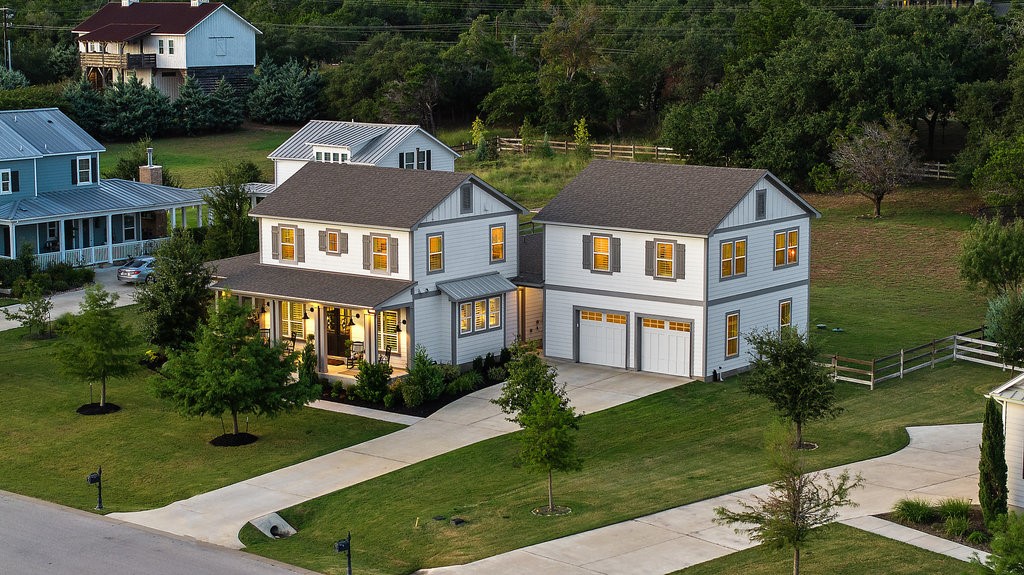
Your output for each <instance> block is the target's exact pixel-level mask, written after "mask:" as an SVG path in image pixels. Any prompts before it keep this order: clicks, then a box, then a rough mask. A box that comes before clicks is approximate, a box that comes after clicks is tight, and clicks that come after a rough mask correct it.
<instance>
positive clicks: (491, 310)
mask: <svg viewBox="0 0 1024 575" xmlns="http://www.w3.org/2000/svg"><path fill="white" fill-rule="evenodd" d="M487 327H488V328H496V327H501V298H500V297H492V298H490V299H488V300H487Z"/></svg>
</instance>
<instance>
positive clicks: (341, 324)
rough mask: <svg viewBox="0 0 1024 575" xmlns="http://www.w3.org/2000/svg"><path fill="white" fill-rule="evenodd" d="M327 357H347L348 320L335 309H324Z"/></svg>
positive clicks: (340, 311)
mask: <svg viewBox="0 0 1024 575" xmlns="http://www.w3.org/2000/svg"><path fill="white" fill-rule="evenodd" d="M326 314H327V315H326V322H325V327H326V331H327V357H328V358H330V357H337V358H342V357H347V356H348V339H349V338H348V325H347V323H348V321H347V320H348V318H347V316H346V315H345V314H343V313H342V310H341V309H339V308H336V307H329V308H327V309H326Z"/></svg>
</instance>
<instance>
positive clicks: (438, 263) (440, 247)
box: [427, 234, 444, 272]
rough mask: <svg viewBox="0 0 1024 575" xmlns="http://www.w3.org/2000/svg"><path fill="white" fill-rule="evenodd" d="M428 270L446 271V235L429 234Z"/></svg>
mask: <svg viewBox="0 0 1024 575" xmlns="http://www.w3.org/2000/svg"><path fill="white" fill-rule="evenodd" d="M427 271H428V272H441V271H444V236H443V235H442V234H437V235H433V236H427Z"/></svg>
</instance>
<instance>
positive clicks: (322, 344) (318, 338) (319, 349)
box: [313, 305, 327, 373]
mask: <svg viewBox="0 0 1024 575" xmlns="http://www.w3.org/2000/svg"><path fill="white" fill-rule="evenodd" d="M316 307H317V310H316V315H315V316H313V325H314V326H315V327H314V330H315V331H314V333H313V345H314V346H315V347H316V370H317V371H319V372H320V373H327V342H326V341H324V339H325V338H326V336H325V335H324V332H325V331H326V330H325V329H324V315H325V314H326V313H327V308H325V307H324V306H322V305H318V306H316Z"/></svg>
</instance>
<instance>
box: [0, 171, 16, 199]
mask: <svg viewBox="0 0 1024 575" xmlns="http://www.w3.org/2000/svg"><path fill="white" fill-rule="evenodd" d="M11 174H12V172H11V171H10V170H0V194H10V193H13V192H14V179H13V176H12V175H11Z"/></svg>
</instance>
